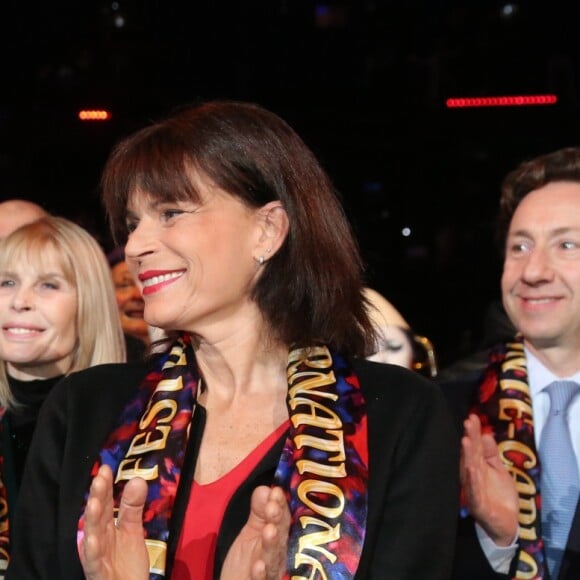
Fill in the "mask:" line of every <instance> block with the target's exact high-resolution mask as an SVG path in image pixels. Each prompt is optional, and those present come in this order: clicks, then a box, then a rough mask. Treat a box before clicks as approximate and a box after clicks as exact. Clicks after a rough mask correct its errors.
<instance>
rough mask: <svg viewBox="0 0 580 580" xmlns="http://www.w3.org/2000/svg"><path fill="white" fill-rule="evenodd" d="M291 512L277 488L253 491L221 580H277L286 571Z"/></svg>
mask: <svg viewBox="0 0 580 580" xmlns="http://www.w3.org/2000/svg"><path fill="white" fill-rule="evenodd" d="M289 529H290V511H289V510H288V504H287V502H286V498H285V496H284V492H283V491H282V489H281V488H279V487H274V488H269V487H267V486H260V487H257V488H256V489H255V490H254V493H253V494H252V501H251V506H250V516H249V517H248V521H247V522H246V525H245V526H244V527H243V528H242V530H241V532H240V534H239V535H238V537H237V538H236V540H235V541H234V543H233V544H232V546H231V548H230V550H229V552H228V555H227V558H226V560H225V562H224V566H223V568H222V573H221V576H220V578H221V580H279V579H280V578H282V576H283V574H284V572H285V571H286V555H287V549H288V548H287V546H288V530H289Z"/></svg>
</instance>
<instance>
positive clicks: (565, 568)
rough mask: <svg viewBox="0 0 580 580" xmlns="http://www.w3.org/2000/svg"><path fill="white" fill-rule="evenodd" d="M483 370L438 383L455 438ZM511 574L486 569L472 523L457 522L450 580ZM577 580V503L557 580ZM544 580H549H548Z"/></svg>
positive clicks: (494, 579)
mask: <svg viewBox="0 0 580 580" xmlns="http://www.w3.org/2000/svg"><path fill="white" fill-rule="evenodd" d="M482 372H483V368H480V369H479V370H477V369H474V370H472V371H470V372H467V373H465V374H464V375H462V376H457V377H454V378H453V379H451V380H448V381H440V386H441V389H442V390H443V392H444V394H445V396H446V398H447V401H448V403H449V405H450V408H451V410H452V412H453V414H454V416H455V425H456V431H457V434H458V435H459V436H460V435H461V434H462V432H463V420H464V419H465V418H466V417H467V413H468V412H469V409H470V408H471V404H472V403H473V402H474V401H475V399H476V397H477V390H478V388H479V384H480V382H481V378H482ZM516 564H517V552H516V556H515V557H514V560H513V562H512V570H511V572H513V571H514V570H513V569H514V568H515V565H516ZM511 577H512V576H511V575H510V574H508V575H505V574H498V573H497V572H494V570H493V569H492V568H491V566H490V565H489V562H488V561H487V558H486V556H485V554H484V553H483V551H482V549H481V546H480V544H479V540H478V539H477V535H476V532H475V522H474V520H473V519H472V518H469V517H468V518H465V519H462V520H460V521H459V522H458V526H457V542H456V554H455V558H454V562H453V572H452V574H451V579H450V580H507V579H509V578H511ZM579 579H580V502H579V505H577V506H576V513H575V516H574V521H573V522H572V528H571V530H570V535H569V537H568V544H567V548H566V553H565V555H564V559H563V561H562V567H561V569H560V575H559V576H558V578H557V580H579ZM546 580H550V579H549V578H547V579H546ZM552 580H553V579H552Z"/></svg>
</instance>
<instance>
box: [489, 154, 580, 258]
mask: <svg viewBox="0 0 580 580" xmlns="http://www.w3.org/2000/svg"><path fill="white" fill-rule="evenodd" d="M554 181H572V182H578V183H580V147H565V148H563V149H558V150H557V151H553V152H551V153H546V154H545V155H540V156H539V157H535V158H534V159H530V160H528V161H524V162H523V163H521V164H520V165H518V167H516V169H514V170H513V171H511V172H510V173H508V174H507V175H506V177H505V178H504V180H503V182H502V185H501V196H500V200H499V214H498V218H497V230H496V236H497V242H498V244H499V247H500V248H501V251H502V253H503V251H504V247H505V241H506V238H507V233H508V231H509V227H510V223H511V220H512V217H513V215H514V212H515V211H516V208H517V207H518V205H519V204H520V202H521V201H522V199H524V197H526V195H528V193H530V192H532V191H535V190H536V189H540V188H541V187H544V186H545V185H548V183H552V182H554Z"/></svg>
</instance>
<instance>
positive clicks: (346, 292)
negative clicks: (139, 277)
mask: <svg viewBox="0 0 580 580" xmlns="http://www.w3.org/2000/svg"><path fill="white" fill-rule="evenodd" d="M192 170H193V171H194V172H197V173H198V174H199V175H202V176H205V177H207V178H209V180H210V181H212V182H213V183H214V184H215V185H217V186H218V187H220V188H221V189H223V190H225V191H227V192H228V193H230V194H231V195H232V196H235V197H236V198H238V199H240V200H242V201H243V202H244V203H245V204H247V205H248V206H249V207H252V208H259V207H261V206H263V205H265V204H266V203H268V202H270V201H274V200H279V201H281V203H282V205H283V207H284V208H285V210H286V212H287V214H288V219H289V232H288V235H287V238H286V240H285V242H284V244H283V246H282V247H281V248H280V250H279V251H278V252H277V253H276V255H275V256H273V257H272V259H270V260H268V261H267V262H266V263H265V264H264V271H263V272H262V276H260V278H259V280H258V282H257V283H256V286H255V287H254V289H253V299H254V300H255V301H256V303H257V304H258V306H259V307H260V309H261V311H262V313H263V315H264V316H265V318H266V320H267V321H268V322H269V324H270V326H271V329H272V331H273V332H274V334H275V335H276V336H277V337H278V338H280V339H281V340H282V341H284V342H285V343H286V344H288V345H289V346H291V345H297V346H307V345H310V344H314V343H315V342H317V341H322V342H324V343H326V344H328V345H329V346H331V347H332V348H335V349H337V350H339V351H340V352H342V353H343V354H346V355H354V356H366V355H367V354H368V353H370V352H371V351H372V345H373V344H374V338H375V337H374V331H373V326H372V324H371V322H370V320H369V317H368V314H367V309H366V307H365V300H364V298H363V297H362V287H363V264H362V260H361V257H360V253H359V249H358V245H357V243H356V241H355V238H354V236H353V233H352V230H351V227H350V224H349V221H348V220H347V218H346V216H345V213H344V210H343V207H342V205H341V203H340V200H339V199H338V197H337V196H336V194H335V192H334V188H333V185H332V183H331V181H330V179H329V177H328V176H327V174H326V173H325V171H324V170H323V169H322V167H321V166H320V164H319V163H318V161H317V160H316V158H315V156H314V154H313V153H312V151H310V149H309V148H308V147H307V146H306V145H305V144H304V142H303V141H302V139H301V138H300V137H299V136H298V135H297V134H296V132H295V131H294V130H293V129H292V128H291V127H290V126H289V125H288V124H287V123H286V122H285V121H284V120H282V119H281V118H280V117H278V116H277V115H275V114H274V113H272V112H270V111H268V110H266V109H264V108H263V107H261V106H259V105H256V104H252V103H243V102H235V101H210V102H206V103H202V104H198V105H194V106H187V107H182V108H180V109H179V110H178V111H176V112H175V113H174V114H172V115H170V116H169V117H168V118H166V119H164V120H161V121H160V122H157V123H154V124H152V125H150V126H148V127H145V128H143V129H141V130H139V131H137V132H136V133H134V134H132V135H130V136H128V137H126V138H125V139H124V140H122V141H121V142H120V143H118V145H117V146H116V147H115V148H114V149H113V151H112V152H111V155H110V157H109V159H108V160H107V163H106V165H105V168H104V171H103V175H102V181H101V186H102V195H103V202H104V206H105V210H106V213H107V217H108V219H109V223H110V226H111V230H112V233H113V237H114V238H115V240H116V241H117V242H118V243H123V242H124V240H125V237H126V223H125V217H126V216H125V213H126V205H127V200H128V198H129V196H130V195H131V193H132V192H134V191H140V192H144V193H146V194H147V195H150V196H152V197H153V198H154V199H157V200H159V201H161V202H172V201H186V200H193V201H196V202H197V201H199V193H198V191H196V188H195V186H194V184H193V183H192V181H191V180H190V178H189V175H190V173H191V171H192ZM166 330H168V329H166Z"/></svg>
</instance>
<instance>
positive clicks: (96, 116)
mask: <svg viewBox="0 0 580 580" xmlns="http://www.w3.org/2000/svg"><path fill="white" fill-rule="evenodd" d="M111 116H112V115H111V112H110V111H106V110H105V109H83V110H82V111H79V119H80V120H81V121H108V120H109V119H110V118H111Z"/></svg>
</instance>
